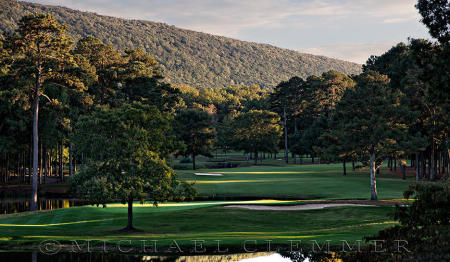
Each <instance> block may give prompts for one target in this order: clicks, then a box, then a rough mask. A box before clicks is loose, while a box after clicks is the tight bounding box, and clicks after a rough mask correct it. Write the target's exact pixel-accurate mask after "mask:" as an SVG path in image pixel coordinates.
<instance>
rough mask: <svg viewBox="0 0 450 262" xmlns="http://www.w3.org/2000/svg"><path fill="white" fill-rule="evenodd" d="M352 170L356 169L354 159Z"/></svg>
mask: <svg viewBox="0 0 450 262" xmlns="http://www.w3.org/2000/svg"><path fill="white" fill-rule="evenodd" d="M352 171H355V161H354V160H352Z"/></svg>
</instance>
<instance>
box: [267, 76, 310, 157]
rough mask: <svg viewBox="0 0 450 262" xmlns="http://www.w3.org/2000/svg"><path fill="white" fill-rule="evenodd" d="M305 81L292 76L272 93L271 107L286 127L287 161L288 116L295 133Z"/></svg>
mask: <svg viewBox="0 0 450 262" xmlns="http://www.w3.org/2000/svg"><path fill="white" fill-rule="evenodd" d="M304 84H305V81H304V80H303V79H301V78H299V77H292V78H291V79H289V81H285V82H281V83H280V84H278V85H277V87H276V88H275V90H274V92H273V93H272V94H270V98H269V99H270V105H271V109H272V110H274V111H276V112H277V113H278V114H279V115H280V116H282V118H283V129H284V157H285V162H286V163H288V162H289V145H288V118H289V120H294V121H292V122H293V123H291V125H292V124H293V127H294V128H293V129H294V130H293V133H296V132H297V123H296V119H297V118H296V116H297V115H298V114H299V107H301V105H302V102H301V96H302V95H303V92H304Z"/></svg>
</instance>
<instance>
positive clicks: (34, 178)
mask: <svg viewBox="0 0 450 262" xmlns="http://www.w3.org/2000/svg"><path fill="white" fill-rule="evenodd" d="M424 22H425V21H424ZM434 25H435V24H432V25H431V26H430V27H432V26H434ZM438 26H439V24H438ZM443 28H444V29H442V30H445V29H446V27H443ZM66 30H67V27H66V26H62V25H60V24H59V23H58V22H57V21H56V20H55V19H54V18H53V17H52V16H50V15H27V16H24V17H23V18H22V19H21V20H20V22H19V23H18V28H17V29H16V30H15V31H13V32H11V33H6V34H4V36H3V38H2V39H1V41H0V54H1V64H0V66H1V68H0V69H1V70H0V78H1V81H0V83H1V84H0V116H1V119H2V121H1V123H0V141H1V143H0V167H1V168H0V170H1V172H0V173H1V181H2V183H23V182H31V184H32V188H33V193H32V196H33V201H32V205H33V208H36V207H35V205H36V202H37V189H38V184H40V183H45V182H47V181H50V180H51V181H52V182H54V181H57V180H61V181H62V180H64V170H65V169H67V170H68V175H69V176H70V177H72V179H71V181H72V183H73V185H74V188H76V190H77V192H78V193H79V194H81V195H83V196H88V197H89V198H90V199H91V200H92V201H93V202H94V203H96V204H106V203H107V202H108V201H111V200H117V199H120V200H121V201H122V202H124V203H128V204H129V206H132V202H133V200H135V199H139V200H141V201H144V200H145V199H152V200H153V201H154V202H155V203H157V202H158V201H163V200H167V199H184V198H189V197H192V196H193V195H195V192H194V191H195V190H193V189H192V187H191V185H188V184H185V183H182V182H181V181H178V180H177V179H176V175H175V173H174V172H173V170H172V169H171V168H170V167H168V165H167V158H168V157H169V156H174V155H175V156H176V155H185V156H191V157H192V160H193V168H194V169H195V168H196V167H195V157H196V156H198V155H205V156H211V152H212V150H213V149H222V150H224V151H226V150H230V149H234V150H237V151H242V152H244V153H246V154H248V155H252V156H253V158H254V159H255V163H257V162H258V157H259V156H260V154H261V153H263V154H265V153H269V154H276V153H277V152H278V151H279V150H280V149H284V152H285V161H286V162H288V160H289V158H288V154H289V153H290V154H293V156H294V157H295V156H296V155H305V154H307V155H310V156H311V158H312V160H313V161H314V158H315V157H321V159H324V160H326V161H339V162H343V168H344V175H345V170H346V162H349V161H352V162H356V161H357V162H361V163H362V164H363V165H364V166H368V167H369V170H370V177H371V198H372V199H377V189H376V173H377V172H379V168H380V166H381V164H382V163H383V161H386V160H388V163H389V165H390V166H391V167H392V165H394V166H395V165H396V163H397V161H398V163H399V165H400V167H401V168H402V173H403V176H404V177H405V166H406V160H408V159H410V160H411V161H412V162H413V163H414V166H415V168H416V179H417V180H419V179H429V180H436V179H437V178H438V177H440V178H444V179H446V178H447V177H448V173H449V153H450V151H449V138H448V129H449V126H450V125H449V118H448V112H449V101H448V99H449V97H448V93H449V92H448V91H449V90H448V83H449V81H448V77H449V75H450V74H449V72H448V66H447V64H446V63H447V61H448V60H449V59H448V58H449V46H448V38H446V34H445V33H442V32H441V31H442V30H441V31H439V30H437V31H439V32H440V33H439V34H437V35H433V36H435V37H436V38H437V39H438V40H439V41H438V42H430V41H427V40H422V39H411V40H410V41H409V43H408V44H403V43H400V44H398V45H396V46H394V47H393V48H392V49H390V50H389V51H388V52H386V53H385V54H383V55H381V56H378V57H371V58H369V60H368V61H367V63H366V64H365V65H364V67H363V71H364V72H363V73H362V74H360V75H346V74H344V73H341V72H337V71H329V72H325V73H323V74H322V75H320V76H314V75H312V76H309V77H308V78H306V79H303V78H300V77H293V78H291V79H289V80H288V81H283V82H281V83H280V84H278V85H277V86H276V87H275V88H274V89H270V88H261V87H259V86H243V85H236V86H231V87H224V88H216V89H213V88H198V89H196V88H192V87H189V86H185V85H179V86H173V85H170V84H168V83H167V82H165V81H164V77H163V70H162V69H161V67H160V66H159V64H158V63H157V61H156V60H155V58H154V57H152V56H151V55H150V54H148V53H146V52H145V51H144V50H143V49H126V50H123V51H120V50H117V49H115V48H114V47H113V46H112V45H110V44H105V43H103V42H102V41H100V40H99V39H97V38H95V37H92V36H88V37H85V38H82V39H80V40H79V41H78V42H76V43H74V42H73V41H72V40H71V39H70V38H69V37H68V36H67V34H66ZM434 31H436V30H434ZM434 31H433V32H434ZM65 166H66V168H64V167H65ZM67 167H68V168H67ZM29 180H31V181H29ZM131 220H132V217H131V219H130V221H131ZM131 228H132V225H131V224H130V225H129V229H131Z"/></svg>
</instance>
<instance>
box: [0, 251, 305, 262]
mask: <svg viewBox="0 0 450 262" xmlns="http://www.w3.org/2000/svg"><path fill="white" fill-rule="evenodd" d="M0 261H2V262H17V261H21V262H25V261H31V262H41V261H42V262H44V261H45V262H60V261H61V262H62V261H68V262H81V261H90V262H91V261H92V262H97V261H101V262H134V261H154V262H163V261H164V262H182V261H183V262H194V261H204V262H207V261H208V262H209V261H212V262H214V261H222V262H226V261H246V262H247V261H248V262H250V261H251V262H262V261H274V262H291V261H292V260H291V259H289V258H287V257H283V256H282V255H280V254H278V253H241V254H225V255H198V256H170V255H169V256H153V255H130V254H114V253H94V252H92V253H71V252H67V253H58V254H56V255H45V254H43V253H41V252H0ZM305 261H309V260H305Z"/></svg>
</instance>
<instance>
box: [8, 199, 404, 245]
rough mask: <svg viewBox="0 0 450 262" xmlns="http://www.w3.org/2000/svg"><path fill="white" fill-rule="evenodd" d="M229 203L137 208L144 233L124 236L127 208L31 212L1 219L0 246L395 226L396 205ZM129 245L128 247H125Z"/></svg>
mask: <svg viewBox="0 0 450 262" xmlns="http://www.w3.org/2000/svg"><path fill="white" fill-rule="evenodd" d="M223 204H224V203H220V202H219V203H211V202H210V203H190V204H189V205H185V204H181V205H176V204H171V205H167V206H160V207H152V206H150V205H144V206H141V205H136V207H135V208H134V224H135V226H136V227H137V228H138V229H140V230H143V231H142V232H138V233H132V234H126V233H120V232H118V230H119V229H121V228H123V227H124V226H125V225H126V221H127V208H126V207H120V205H118V206H117V207H114V205H112V206H111V207H108V208H101V207H91V206H84V207H75V208H67V209H59V210H53V211H42V212H35V213H31V212H27V213H22V214H11V215H5V216H1V217H0V244H3V245H13V246H17V245H26V244H37V243H39V242H41V241H43V240H48V239H52V240H57V241H60V242H69V241H71V240H78V241H83V240H84V241H86V240H100V241H107V242H108V243H118V242H119V241H120V240H132V242H131V244H132V245H136V246H139V245H141V242H140V241H141V240H158V245H159V246H169V245H170V244H171V241H172V240H176V241H177V242H178V243H179V244H180V245H182V246H189V245H192V242H191V240H205V245H207V246H208V245H209V246H214V245H217V243H216V242H214V240H221V241H222V243H223V244H224V245H225V246H231V247H232V246H240V245H241V244H242V242H243V241H245V240H257V241H259V243H261V244H262V243H265V242H263V241H264V240H272V241H273V243H279V244H288V243H289V242H288V240H302V242H305V241H309V240H317V241H318V242H319V243H321V242H322V243H323V242H324V241H325V240H332V241H333V242H332V243H334V244H336V245H338V244H339V242H338V241H340V240H347V241H349V242H350V241H355V240H361V239H362V238H363V237H364V236H368V235H373V234H375V233H376V232H378V231H379V230H380V229H383V228H386V227H388V226H392V225H394V224H395V222H394V221H392V220H391V219H390V218H388V216H387V214H388V213H389V212H391V211H392V210H393V208H392V207H386V206H384V207H375V206H374V207H332V208H325V209H320V210H301V211H300V210H299V211H260V210H245V209H240V208H229V207H224V206H222V205H223ZM124 244H127V243H124Z"/></svg>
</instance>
